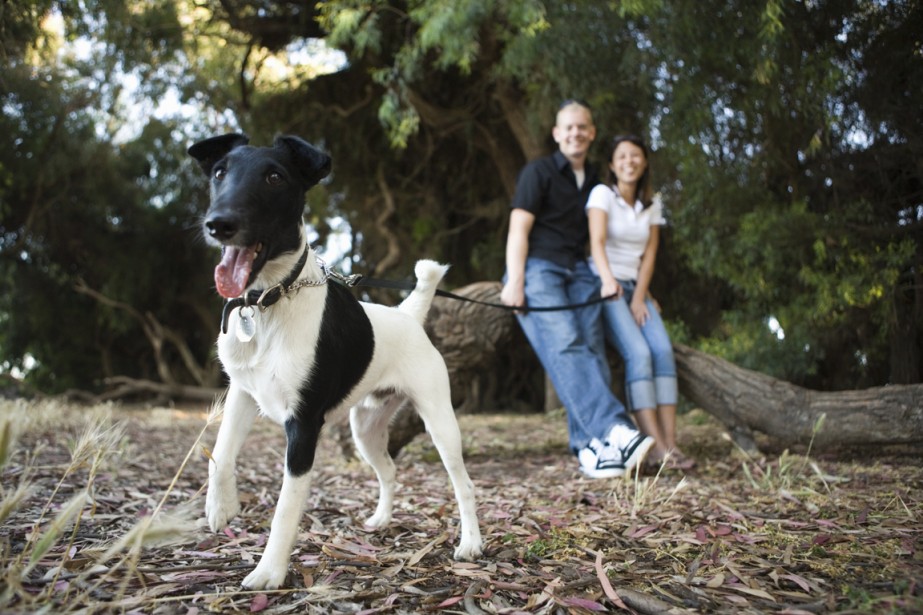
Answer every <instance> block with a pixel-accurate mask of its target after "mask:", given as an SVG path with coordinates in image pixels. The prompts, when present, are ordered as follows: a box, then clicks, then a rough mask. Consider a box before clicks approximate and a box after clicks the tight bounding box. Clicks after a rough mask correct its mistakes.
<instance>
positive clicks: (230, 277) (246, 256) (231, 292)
mask: <svg viewBox="0 0 923 615" xmlns="http://www.w3.org/2000/svg"><path fill="white" fill-rule="evenodd" d="M262 247H263V244H261V243H258V244H256V245H253V246H225V247H224V250H223V251H222V253H221V262H220V263H218V266H217V267H215V287H216V288H217V289H218V294H219V295H221V296H222V297H224V298H225V299H233V298H235V297H240V296H241V295H242V294H244V290H245V289H246V288H247V283H248V282H249V281H250V274H251V272H252V271H253V261H254V259H256V255H257V254H259V252H260V250H261V249H262Z"/></svg>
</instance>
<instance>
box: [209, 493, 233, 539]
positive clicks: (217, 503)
mask: <svg viewBox="0 0 923 615" xmlns="http://www.w3.org/2000/svg"><path fill="white" fill-rule="evenodd" d="M239 512H240V499H239V498H238V497H237V488H236V487H235V486H234V485H232V486H231V487H230V488H224V489H222V488H219V487H218V486H217V485H215V484H210V485H209V486H208V493H207V494H206V495H205V518H206V519H208V527H210V528H211V529H212V531H213V532H217V531H218V530H221V529H224V528H226V527H227V525H228V523H229V522H230V521H231V519H233V518H234V517H236V516H237V513H239Z"/></svg>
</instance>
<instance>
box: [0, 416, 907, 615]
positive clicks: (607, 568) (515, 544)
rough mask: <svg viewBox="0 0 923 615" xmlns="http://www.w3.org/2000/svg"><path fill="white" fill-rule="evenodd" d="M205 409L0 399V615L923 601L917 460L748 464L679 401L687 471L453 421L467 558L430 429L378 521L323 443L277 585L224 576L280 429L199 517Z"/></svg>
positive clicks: (403, 461)
mask: <svg viewBox="0 0 923 615" xmlns="http://www.w3.org/2000/svg"><path fill="white" fill-rule="evenodd" d="M207 411H208V409H207V408H194V409H190V410H185V411H179V410H171V409H166V408H155V409H124V408H119V407H116V406H112V407H109V406H106V407H94V408H83V407H75V406H67V405H63V404H60V403H56V402H36V403H27V402H21V401H13V402H0V466H2V467H0V472H2V474H0V479H2V480H0V522H2V527H0V611H2V612H23V613H26V612H28V613H32V612H39V611H46V612H86V613H95V612H128V611H131V612H144V613H155V612H156V613H160V612H167V613H173V612H184V613H197V612H205V611H229V612H230V611H250V612H257V611H265V612H267V613H270V612H271V613H303V612H315V613H326V612H344V613H347V612H348V613H355V612H363V613H374V612H390V613H405V612H407V613H409V612H420V611H426V610H437V611H445V612H467V613H482V612H490V613H588V612H594V611H604V610H613V609H618V608H621V607H622V606H624V607H625V608H627V609H631V610H634V611H635V612H639V613H653V612H675V613H680V612H703V613H788V614H791V615H794V614H798V613H915V612H921V611H923V598H921V595H923V555H921V531H923V530H921V526H923V524H921V516H923V496H921V493H923V491H921V486H923V470H921V468H920V464H919V460H916V459H909V458H903V459H902V458H893V459H885V458H880V459H867V458H861V459H848V460H847V459H839V460H834V459H827V458H820V457H813V456H811V455H810V454H804V455H795V454H790V453H788V452H782V453H779V454H778V455H775V456H773V457H772V458H767V459H751V458H748V457H746V456H744V455H743V454H742V453H740V452H739V451H737V450H736V449H735V447H734V446H733V445H732V444H731V443H730V442H729V441H728V440H727V439H725V438H722V437H721V433H720V430H719V429H718V427H717V426H716V424H715V423H714V422H713V421H712V420H711V419H710V418H709V417H708V416H707V415H704V414H702V413H692V414H690V415H686V416H684V417H682V421H681V433H680V440H681V444H682V445H683V447H684V448H685V450H686V452H687V453H691V454H692V455H694V456H695V457H697V458H698V460H699V467H698V469H697V470H695V471H694V472H691V473H689V474H688V475H687V476H685V477H684V476H682V475H679V474H676V473H670V472H663V473H660V474H658V475H656V476H633V477H631V478H626V479H619V480H610V481H591V480H588V479H585V478H582V477H581V476H580V475H579V474H578V473H577V472H576V464H575V462H574V460H573V458H572V457H571V456H570V455H569V454H568V453H567V450H566V449H567V447H566V428H565V424H564V423H565V422H564V418H563V416H562V415H560V414H558V415H552V416H549V415H530V416H517V415H478V416H465V417H462V421H461V423H462V430H463V433H464V434H465V445H466V451H467V460H468V469H469V473H470V474H471V476H472V479H473V480H474V481H475V484H476V486H477V489H478V494H479V502H478V503H479V513H480V517H481V529H482V532H483V533H484V537H485V541H486V554H485V557H484V558H483V559H482V560H480V561H478V562H475V563H471V564H462V563H456V562H453V561H452V560H451V546H452V543H453V542H454V541H455V533H456V513H455V504H454V501H453V499H452V495H451V489H450V487H449V484H448V479H447V477H446V475H445V472H444V471H443V470H442V468H441V466H440V465H439V461H438V457H437V456H436V455H435V453H434V451H433V448H432V446H431V444H430V443H429V441H428V439H426V438H425V437H421V438H418V439H417V440H416V441H415V442H414V443H413V444H412V445H411V446H410V447H408V449H407V450H405V452H404V453H402V455H401V456H400V458H399V459H398V466H399V472H400V473H399V480H400V481H401V482H402V488H401V490H400V491H399V492H398V496H397V500H396V507H395V521H394V523H393V524H392V525H391V526H390V527H388V528H386V529H384V530H382V531H379V532H369V531H366V530H364V529H363V527H362V525H361V521H362V519H364V518H365V517H366V516H367V515H368V514H369V513H370V512H371V511H372V510H373V509H374V501H375V495H376V489H375V481H374V477H373V475H372V473H371V471H370V470H369V469H368V468H367V467H366V466H364V465H362V464H360V463H359V462H357V461H355V460H346V459H343V458H342V456H341V455H340V454H339V452H338V451H337V450H334V449H333V445H332V443H331V442H329V441H327V442H325V443H324V444H323V445H322V447H321V450H320V451H319V455H318V460H317V463H316V465H315V468H316V475H315V480H314V489H313V491H312V495H311V498H310V502H309V508H308V512H307V513H306V515H305V517H304V519H303V521H302V531H301V535H300V539H299V543H298V545H297V547H296V551H295V553H294V554H293V557H292V565H291V574H290V579H289V580H290V588H288V589H285V590H281V591H276V592H246V591H241V590H240V585H239V584H240V581H241V580H242V579H243V577H244V576H245V575H246V573H247V572H248V571H249V570H250V569H251V568H252V567H253V565H254V563H255V561H256V560H257V559H258V557H259V555H260V553H261V551H262V546H263V544H264V542H265V537H266V531H267V527H268V522H269V519H270V518H271V509H272V506H273V504H274V501H275V496H276V494H277V493H278V488H279V483H280V476H281V474H280V473H281V468H282V463H283V446H284V436H283V435H282V433H281V431H280V430H279V429H278V428H276V427H275V426H273V425H270V424H268V423H266V422H258V424H257V426H256V428H255V430H254V433H253V434H251V437H250V438H249V440H248V442H247V445H246V448H245V451H244V454H242V456H241V457H242V459H241V465H240V468H239V470H238V483H239V486H240V488H241V500H242V506H243V510H242V513H241V515H240V516H239V517H238V518H237V519H235V520H234V522H233V523H232V525H231V527H230V528H229V529H228V530H227V531H225V532H223V533H219V534H217V535H215V534H212V533H211V532H210V531H208V529H207V528H206V527H205V525H204V520H203V519H202V518H201V517H202V514H201V509H202V507H203V505H204V504H203V502H204V498H203V488H204V483H205V480H206V476H207V463H206V458H205V451H206V450H207V447H210V446H211V445H212V443H213V441H214V436H215V431H216V427H215V425H214V424H213V423H210V422H209V419H208V412H207Z"/></svg>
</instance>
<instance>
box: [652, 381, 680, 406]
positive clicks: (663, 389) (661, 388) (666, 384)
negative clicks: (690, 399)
mask: <svg viewBox="0 0 923 615" xmlns="http://www.w3.org/2000/svg"><path fill="white" fill-rule="evenodd" d="M654 390H655V391H656V392H657V405H658V406H675V405H676V403H677V402H678V401H679V395H678V394H677V386H676V376H655V377H654Z"/></svg>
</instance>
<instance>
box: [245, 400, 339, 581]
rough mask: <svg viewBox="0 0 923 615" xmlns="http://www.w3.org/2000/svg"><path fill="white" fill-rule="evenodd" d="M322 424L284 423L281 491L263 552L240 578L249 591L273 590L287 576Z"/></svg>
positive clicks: (293, 419) (321, 420)
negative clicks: (285, 446) (249, 571)
mask: <svg viewBox="0 0 923 615" xmlns="http://www.w3.org/2000/svg"><path fill="white" fill-rule="evenodd" d="M322 425H323V418H321V419H320V422H317V423H310V422H306V421H301V420H298V419H297V418H291V419H289V420H288V421H286V423H285V433H286V436H287V438H288V445H287V449H286V455H285V477H284V478H283V479H282V491H281V493H279V501H278V502H277V503H276V512H275V514H273V516H272V526H271V527H270V529H269V540H268V541H267V543H266V550H265V551H263V557H262V558H260V563H259V564H257V566H256V568H255V569H254V570H253V572H251V573H250V574H249V575H247V578H245V579H244V583H243V585H244V587H247V588H249V589H275V588H276V587H279V586H280V585H282V583H283V582H284V581H285V576H286V574H287V573H288V562H289V558H290V557H291V554H292V547H293V546H294V544H295V538H296V536H297V535H298V524H299V523H300V522H301V514H302V513H303V512H304V506H305V503H306V501H307V498H308V491H309V490H310V488H311V473H310V470H311V467H312V466H313V465H314V451H315V450H316V449H317V438H318V436H319V435H320V429H321V426H322Z"/></svg>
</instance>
